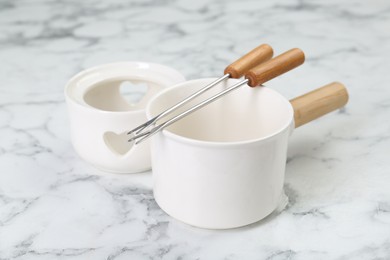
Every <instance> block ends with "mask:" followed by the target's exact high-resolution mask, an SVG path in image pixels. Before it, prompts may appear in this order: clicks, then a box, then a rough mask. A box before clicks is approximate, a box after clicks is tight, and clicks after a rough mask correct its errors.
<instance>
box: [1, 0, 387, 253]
mask: <svg viewBox="0 0 390 260" xmlns="http://www.w3.org/2000/svg"><path fill="white" fill-rule="evenodd" d="M260 43H268V44H270V45H272V46H273V47H274V50H275V52H276V53H281V52H283V51H285V50H287V49H289V48H292V47H300V48H301V49H302V50H304V51H305V53H306V57H307V60H306V63H305V65H304V66H302V67H301V68H299V69H296V70H295V71H292V72H290V73H289V74H288V75H285V76H282V77H280V78H278V79H275V80H273V81H271V82H269V83H268V85H267V86H269V87H272V88H274V89H276V90H278V91H279V92H281V93H283V94H284V95H285V96H286V97H288V98H292V97H294V96H298V95H300V94H302V93H305V92H307V91H310V90H312V89H314V88H316V87H319V86H322V85H325V84H327V83H329V82H332V81H336V80H337V81H341V82H343V83H344V84H345V85H346V86H347V87H348V89H349V93H350V102H349V104H348V105H347V107H346V108H345V109H341V110H339V111H337V112H334V113H332V114H331V115H327V116H325V117H323V118H321V119H319V120H317V121H315V122H312V123H310V124H308V125H306V126H304V127H302V128H299V129H297V130H296V131H295V132H294V134H293V136H292V138H291V140H290V146H289V151H288V162H287V169H286V179H285V190H286V194H287V195H288V196H289V204H288V206H287V208H286V209H285V210H283V211H281V212H275V213H273V214H272V215H271V216H269V217H267V218H266V219H265V220H262V221H260V222H258V223H255V224H252V225H249V226H246V227H243V228H237V229H233V230H223V231H213V230H204V229H199V228H194V227H191V226H188V225H186V224H183V223H181V222H179V221H177V220H174V219H172V218H171V217H169V216H167V215H166V214H165V213H164V212H163V211H162V210H161V209H160V208H159V207H158V206H157V204H156V203H155V201H154V199H153V193H152V189H151V187H152V177H151V172H146V173H140V174H131V175H118V174H109V173H105V172H101V171H99V170H97V169H95V168H93V167H92V166H90V165H88V164H86V163H85V162H83V161H82V160H81V159H80V158H79V157H78V156H77V155H76V154H75V152H74V150H73V148H72V146H71V144H70V136H69V126H68V118H67V112H66V105H65V102H64V96H63V87H64V85H65V83H66V82H67V80H68V79H69V78H70V77H71V76H73V75H74V74H75V73H77V72H79V71H81V70H83V69H86V68H89V67H91V66H94V65H98V64H103V63H107V62H114V61H123V60H129V61H132V60H136V61H149V62H157V63H161V64H167V65H170V66H172V67H174V68H176V69H178V70H179V71H181V72H182V73H183V74H184V75H185V76H186V77H187V78H188V79H194V78H200V77H209V76H215V75H221V73H222V70H223V69H224V67H225V66H226V65H227V64H229V62H231V61H233V60H234V59H235V58H237V57H238V56H239V55H242V54H243V53H244V52H245V51H248V50H249V49H251V48H253V47H255V46H257V45H258V44H260ZM389 54H390V3H389V2H388V1H382V0H373V1H363V0H347V1H336V0H330V1H325V0H315V1H306V0H294V1H288V0H282V1H247V0H245V1H234V0H229V1H222V0H219V1H207V0H197V1H192V0H172V1H167V0H164V1H152V0H145V1H142V0H134V1H120V0H114V1H101V0H88V1H74V0H73V1H72V0H71V1H56V0H40V1H30V0H15V1H12V0H1V1H0V140H1V142H0V167H1V170H0V259H23V260H24V259H33V260H34V259H37V260H43V259H72V260H73V259H74V260H76V259H111V260H112V259H115V260H119V259H226V260H232V259H390V59H389V58H390V55H389Z"/></svg>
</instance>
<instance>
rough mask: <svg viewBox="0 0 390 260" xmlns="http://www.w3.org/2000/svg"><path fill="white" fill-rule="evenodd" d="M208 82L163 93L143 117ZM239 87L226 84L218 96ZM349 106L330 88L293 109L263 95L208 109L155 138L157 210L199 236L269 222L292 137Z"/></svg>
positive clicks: (242, 95) (262, 91)
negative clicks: (200, 230) (190, 227)
mask: <svg viewBox="0 0 390 260" xmlns="http://www.w3.org/2000/svg"><path fill="white" fill-rule="evenodd" d="M212 80H213V79H198V80H192V81H187V82H184V83H181V84H178V85H176V86H174V87H172V88H170V89H166V90H165V91H163V92H161V93H159V94H158V95H157V96H156V97H154V98H153V99H152V100H151V101H150V102H149V105H148V107H147V109H146V111H147V117H148V118H152V117H153V116H155V115H156V114H158V113H159V112H161V111H163V110H164V109H166V108H167V107H169V106H171V105H173V104H175V103H177V102H178V101H180V100H182V99H183V98H184V97H186V96H188V95H189V94H190V93H193V92H194V91H196V90H198V89H200V88H201V87H202V86H204V85H206V84H207V83H209V82H211V81H212ZM254 80H256V81H257V80H258V79H254ZM237 82H238V80H237V79H229V80H228V81H226V82H225V83H223V84H221V85H220V86H218V87H216V89H215V92H219V91H221V90H223V89H225V88H226V87H227V86H231V85H232V84H235V83H237ZM347 101H348V93H347V91H346V88H345V87H344V86H343V85H342V84H341V83H331V84H328V85H326V86H324V87H322V88H319V89H316V90H314V91H312V92H309V93H307V94H305V95H303V96H300V97H297V98H295V99H293V100H291V102H290V101H289V100H287V99H286V98H284V97H283V96H282V95H281V94H279V93H278V92H276V91H275V90H272V89H270V88H267V87H257V88H249V87H243V88H240V89H239V90H237V91H235V92H233V93H231V94H229V95H228V96H226V97H224V98H222V99H219V100H217V101H215V102H214V103H212V104H209V105H208V106H206V107H204V108H202V109H201V110H199V111H197V112H196V113H194V114H191V115H189V116H187V117H185V118H184V119H182V120H181V121H178V122H177V123H175V124H173V125H171V126H170V127H168V128H166V129H165V130H163V131H162V132H160V133H158V134H156V135H155V136H153V139H152V168H153V178H154V196H155V199H156V201H157V203H158V204H159V205H160V207H161V208H162V209H163V210H164V211H165V212H167V213H168V214H169V215H171V216H172V217H174V218H176V219H179V220H181V221H183V222H185V223H188V224H190V225H193V226H197V227H202V228H211V229H226V228H234V227H240V226H244V225H248V224H251V223H254V222H256V221H258V220H260V219H262V218H264V217H266V216H267V215H269V214H270V213H271V212H272V211H274V210H275V208H276V207H277V206H278V203H279V200H280V198H281V196H283V194H284V193H283V182H284V173H285V166H286V156H287V145H288V140H289V137H290V134H291V133H292V132H293V129H294V128H296V127H299V126H301V125H303V124H306V123H309V122H310V121H312V120H314V119H316V118H318V117H320V116H322V115H325V114H327V113H329V112H331V111H333V110H335V109H338V108H340V107H342V106H344V105H345V104H346V103H347ZM183 109H184V110H185V109H186V108H185V107H184V108H183ZM179 112H180V111H179ZM179 112H178V113H179Z"/></svg>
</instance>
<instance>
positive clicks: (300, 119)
mask: <svg viewBox="0 0 390 260" xmlns="http://www.w3.org/2000/svg"><path fill="white" fill-rule="evenodd" d="M290 102H291V105H292V106H293V108H294V121H295V127H300V126H301V125H304V124H306V123H308V122H310V121H312V120H314V119H316V118H318V117H320V116H323V115H325V114H327V113H330V112H332V111H334V110H336V109H338V108H341V107H343V106H344V105H345V104H347V102H348V92H347V89H346V88H345V87H344V85H343V84H341V83H339V82H333V83H330V84H328V85H325V86H323V87H321V88H318V89H315V90H313V91H311V92H309V93H307V94H305V95H302V96H299V97H296V98H294V99H292V100H290Z"/></svg>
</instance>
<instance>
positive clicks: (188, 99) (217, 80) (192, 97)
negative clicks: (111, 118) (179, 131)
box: [127, 74, 230, 141]
mask: <svg viewBox="0 0 390 260" xmlns="http://www.w3.org/2000/svg"><path fill="white" fill-rule="evenodd" d="M229 77H230V74H225V75H223V76H222V77H220V78H218V79H216V80H214V81H213V82H211V83H209V84H208V85H206V86H205V87H204V88H202V89H200V90H198V91H197V92H195V93H194V94H192V95H190V96H188V97H187V98H185V99H183V100H182V101H180V102H179V103H177V104H175V105H174V106H172V107H170V108H168V109H167V110H165V111H163V112H161V113H160V114H158V115H157V116H155V117H153V118H152V119H150V120H148V121H147V122H146V123H144V124H142V125H140V126H138V127H136V128H134V129H133V130H131V131H130V132H128V133H127V134H128V135H129V134H132V133H134V132H135V133H136V135H138V134H139V133H141V132H142V131H143V130H144V129H145V128H147V127H149V126H150V125H153V124H154V123H155V122H156V121H157V120H159V119H161V118H163V117H165V116H166V115H168V114H170V113H171V112H172V111H174V110H176V109H177V108H179V107H181V106H183V105H184V104H186V103H187V102H189V101H190V100H192V99H194V98H196V97H197V96H199V95H201V94H203V93H204V92H206V91H207V90H209V89H211V88H212V87H214V86H215V85H217V84H219V83H220V82H222V81H224V80H225V79H227V78H229ZM130 140H131V139H130ZM130 140H129V141H130Z"/></svg>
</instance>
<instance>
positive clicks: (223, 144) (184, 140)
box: [146, 78, 294, 148]
mask: <svg viewBox="0 0 390 260" xmlns="http://www.w3.org/2000/svg"><path fill="white" fill-rule="evenodd" d="M206 80H208V81H212V80H216V78H200V79H194V80H188V81H185V82H181V83H178V84H176V85H174V86H172V87H170V88H167V89H164V90H163V91H161V92H159V93H158V94H157V95H156V96H154V97H153V98H151V99H150V100H149V102H148V105H147V106H146V116H147V118H148V120H149V119H151V118H152V117H153V116H152V115H151V113H150V108H151V106H152V104H153V103H154V102H155V101H156V99H159V98H160V96H163V95H164V94H165V93H166V92H170V91H174V90H175V89H178V88H184V87H185V86H186V85H187V84H188V83H194V82H197V81H206ZM204 84H207V83H204ZM262 87H265V86H263V85H262ZM265 89H267V90H266V91H271V92H273V93H274V94H276V95H277V96H278V97H280V98H281V99H282V100H283V102H284V103H285V104H287V108H288V113H289V119H288V120H286V123H284V124H283V125H282V127H280V128H279V129H278V130H277V131H274V132H273V133H271V134H269V135H266V136H263V137H260V138H255V139H248V140H244V141H233V142H218V141H204V140H199V139H194V138H189V137H185V136H181V135H178V134H175V133H173V132H171V131H169V130H168V129H163V130H162V131H161V132H160V133H158V134H157V136H158V135H161V134H163V135H164V136H166V137H168V138H170V139H172V140H174V141H176V142H180V143H184V144H189V145H195V146H202V147H214V148H219V147H227V146H242V145H251V144H257V143H259V142H266V141H270V140H272V139H274V138H276V137H277V136H278V135H279V134H281V133H283V132H285V131H290V134H291V133H292V131H293V129H294V109H293V107H292V105H291V103H290V101H288V100H287V99H286V98H285V97H284V96H283V95H281V94H280V93H279V92H277V91H275V90H273V89H270V88H265ZM154 116H155V115H154Z"/></svg>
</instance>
